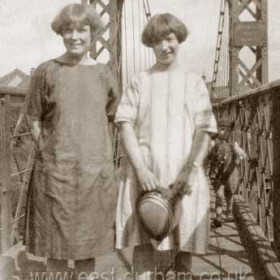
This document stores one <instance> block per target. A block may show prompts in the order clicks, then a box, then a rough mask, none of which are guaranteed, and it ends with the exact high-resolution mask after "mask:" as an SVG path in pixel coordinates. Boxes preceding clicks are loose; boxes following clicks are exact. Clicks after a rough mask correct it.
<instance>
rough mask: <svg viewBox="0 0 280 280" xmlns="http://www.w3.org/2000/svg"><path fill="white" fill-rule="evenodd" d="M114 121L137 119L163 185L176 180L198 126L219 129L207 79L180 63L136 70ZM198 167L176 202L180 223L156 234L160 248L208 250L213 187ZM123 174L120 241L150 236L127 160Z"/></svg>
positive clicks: (149, 161)
mask: <svg viewBox="0 0 280 280" xmlns="http://www.w3.org/2000/svg"><path fill="white" fill-rule="evenodd" d="M115 122H116V123H117V124H119V123H121V122H130V123H132V124H133V126H134V129H135V132H136V136H137V139H138V144H139V147H140V151H141V153H142V156H143V159H144V161H145V163H146V165H147V167H148V168H149V169H150V170H152V172H153V173H154V174H155V176H156V177H157V179H158V181H159V185H160V187H163V188H168V186H169V185H170V184H172V183H174V181H175V180H176V178H177V176H178V174H179V172H180V171H181V169H182V167H183V166H184V164H185V163H186V161H187V159H188V155H189V153H190V149H191V146H192V140H193V137H194V133H195V131H196V130H202V131H206V132H216V131H217V128H216V120H215V117H214V115H213V112H212V106H211V103H210V100H209V94H208V91H207V88H206V86H205V84H204V82H203V81H202V79H201V78H200V77H199V76H198V75H196V74H194V73H189V74H188V73H186V71H185V70H184V69H183V68H182V67H177V68H176V69H172V70H169V71H164V72H158V71H156V70H155V69H154V68H151V69H149V70H147V71H143V72H141V73H140V74H138V75H136V76H135V77H134V78H133V79H132V80H131V82H130V83H129V85H128V87H127V90H126V92H125V93H124V94H123V96H122V99H121V102H120V104H119V107H118V109H117V113H116V117H115ZM198 173H199V176H198V178H197V184H196V187H195V188H194V191H193V193H192V194H191V195H190V196H184V198H183V200H182V201H181V202H179V203H178V204H177V206H176V220H177V223H176V224H177V225H178V226H176V228H175V230H174V231H173V233H172V234H171V235H170V236H168V237H166V238H165V239H164V240H163V241H162V242H159V243H157V242H155V241H154V240H153V242H152V243H153V244H154V245H155V246H156V248H157V249H159V250H168V249H173V248H174V246H176V248H177V249H178V250H181V251H188V252H195V253H205V252H206V251H207V247H208V235H209V189H208V184H207V180H206V178H205V175H204V172H203V170H202V169H200V171H199V172H198ZM120 174H121V175H120V185H119V197H118V206H117V219H116V229H117V232H116V234H117V236H116V247H117V248H123V247H126V246H135V245H139V244H143V243H146V242H150V241H151V240H149V239H148V238H147V236H145V235H144V234H143V232H142V229H141V227H140V226H139V224H138V220H137V215H136V213H135V204H136V199H137V197H138V194H139V192H140V191H141V188H140V187H139V185H138V183H137V179H136V176H135V173H134V171H133V168H132V166H131V165H130V163H129V162H128V161H127V162H125V163H124V164H123V169H122V170H121V172H120Z"/></svg>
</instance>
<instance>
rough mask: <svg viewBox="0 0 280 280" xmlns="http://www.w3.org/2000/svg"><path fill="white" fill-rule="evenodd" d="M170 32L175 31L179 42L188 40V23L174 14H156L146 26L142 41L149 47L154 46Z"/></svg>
mask: <svg viewBox="0 0 280 280" xmlns="http://www.w3.org/2000/svg"><path fill="white" fill-rule="evenodd" d="M170 33H174V34H175V35H176V37H177V40H178V42H179V43H182V42H184V41H185V40H186V38H187V36H188V29H187V27H186V25H185V24H184V23H183V22H182V21H181V20H180V19H178V18H177V17H175V16H173V15H172V14H169V13H166V14H158V15H154V16H153V17H152V18H151V19H150V20H149V21H148V23H147V25H146V26H145V28H144V30H143V33H142V42H143V44H144V45H145V46H147V47H150V48H151V47H153V46H155V45H156V44H158V43H159V42H160V41H161V40H162V39H163V38H165V37H166V36H168V35H169V34H170Z"/></svg>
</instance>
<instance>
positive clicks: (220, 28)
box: [210, 0, 226, 96]
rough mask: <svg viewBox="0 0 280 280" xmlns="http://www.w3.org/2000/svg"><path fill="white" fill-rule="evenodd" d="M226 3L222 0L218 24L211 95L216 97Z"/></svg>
mask: <svg viewBox="0 0 280 280" xmlns="http://www.w3.org/2000/svg"><path fill="white" fill-rule="evenodd" d="M225 1H226V0H221V6H220V16H219V24H218V35H217V43H216V51H215V60H214V69H213V76H212V83H211V91H210V92H211V95H212V96H213V95H214V92H215V87H216V82H217V75H218V72H219V62H220V56H221V47H222V34H223V28H224V15H225Z"/></svg>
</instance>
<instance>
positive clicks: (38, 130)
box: [25, 4, 118, 279]
mask: <svg viewBox="0 0 280 280" xmlns="http://www.w3.org/2000/svg"><path fill="white" fill-rule="evenodd" d="M102 26H103V25H102V22H101V19H100V17H99V15H98V14H97V13H96V12H95V10H94V9H93V7H92V6H91V5H82V4H71V5H67V6H66V7H64V8H63V9H62V10H61V12H60V13H59V14H58V16H57V17H56V18H55V19H54V21H53V22H52V29H53V30H54V32H55V33H57V34H58V35H61V37H62V40H63V43H64V46H65V49H66V52H65V53H64V54H63V55H61V56H60V57H57V58H54V59H51V60H49V61H47V62H44V63H42V64H41V65H40V66H39V67H38V68H37V70H36V72H35V74H34V76H33V77H32V80H31V86H30V92H29V96H28V97H27V100H26V114H27V116H28V119H29V123H30V127H31V133H32V136H33V139H34V142H35V144H36V147H37V156H36V162H35V167H34V170H33V173H32V177H31V182H30V186H29V192H28V204H27V216H26V234H25V244H26V250H27V252H29V253H32V254H34V255H36V256H40V257H46V258H47V270H48V271H52V272H54V271H67V260H69V259H71V260H75V270H76V272H77V274H79V272H81V273H84V274H85V273H90V272H93V271H94V257H95V256H97V255H101V254H105V253H107V252H111V251H113V249H114V222H115V209H116V202H117V185H116V180H115V173H114V165H113V159H112V147H111V139H110V134H109V130H108V122H110V121H112V120H113V118H114V114H115V110H116V107H117V103H118V86H117V82H116V81H115V79H114V77H113V76H112V74H111V71H110V69H109V67H108V66H106V65H104V64H101V63H97V62H96V61H95V60H94V59H92V58H91V57H90V56H89V50H90V47H91V43H92V40H94V39H95V37H96V36H97V34H98V32H99V31H100V29H101V28H102ZM81 277H82V276H81ZM83 277H85V275H84V276H83ZM83 279H84V278H83Z"/></svg>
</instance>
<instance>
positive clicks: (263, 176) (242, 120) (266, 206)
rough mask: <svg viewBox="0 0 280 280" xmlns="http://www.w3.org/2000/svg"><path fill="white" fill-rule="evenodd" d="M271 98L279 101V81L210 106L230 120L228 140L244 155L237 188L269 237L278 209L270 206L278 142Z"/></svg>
mask: <svg viewBox="0 0 280 280" xmlns="http://www.w3.org/2000/svg"><path fill="white" fill-rule="evenodd" d="M275 100H277V104H279V100H280V83H278V84H277V85H269V86H263V87H261V88H259V89H256V90H255V91H252V92H250V93H248V94H245V95H241V96H236V97H232V98H228V99H226V100H225V101H222V102H221V103H220V104H219V105H217V106H214V108H215V110H216V114H217V117H218V118H219V117H222V116H227V117H230V118H231V119H232V120H233V121H234V130H233V133H232V140H233V141H237V142H238V143H239V144H240V146H241V147H242V148H243V149H244V150H245V151H246V153H247V155H248V158H247V160H246V161H245V162H244V163H242V164H241V166H240V169H239V174H240V176H239V178H240V185H239V192H240V194H242V196H243V198H244V199H245V200H246V201H247V202H248V204H249V206H250V209H251V211H252V213H253V214H254V216H255V218H256V219H257V221H258V224H259V225H260V226H261V228H262V230H263V232H264V233H265V235H266V236H267V238H268V239H269V240H270V241H273V240H274V238H275V234H274V228H275V224H276V227H279V222H277V221H278V220H279V213H277V214H276V212H275V209H274V208H275V207H274V206H273V205H275V203H273V200H274V201H276V202H277V198H276V196H275V192H274V186H275V180H274V179H275V174H278V173H279V168H280V166H279V164H278V163H277V164H275V156H274V152H275V149H277V146H278V145H279V143H277V138H275V131H276V130H277V129H278V130H279V127H276V123H275V118H274V115H275V109H273V106H274V103H275ZM279 124H280V123H279ZM278 193H279V191H278ZM278 199H279V196H278ZM277 204H278V202H277ZM278 208H279V207H278ZM278 212H279V211H278ZM277 217H278V219H277ZM279 229H280V227H279ZM278 231H279V234H280V230H278ZM279 234H278V235H277V236H280V235H279Z"/></svg>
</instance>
